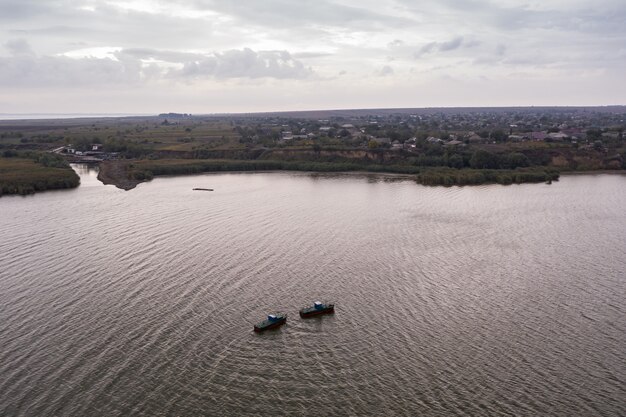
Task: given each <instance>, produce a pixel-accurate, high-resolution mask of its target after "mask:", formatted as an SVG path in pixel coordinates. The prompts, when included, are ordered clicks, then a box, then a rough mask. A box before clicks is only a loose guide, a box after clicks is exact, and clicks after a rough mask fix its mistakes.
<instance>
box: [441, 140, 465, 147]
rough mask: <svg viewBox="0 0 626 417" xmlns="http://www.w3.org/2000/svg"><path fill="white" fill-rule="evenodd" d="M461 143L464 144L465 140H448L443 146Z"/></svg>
mask: <svg viewBox="0 0 626 417" xmlns="http://www.w3.org/2000/svg"><path fill="white" fill-rule="evenodd" d="M459 145H463V142H461V141H460V140H451V141H449V142H446V143H445V144H444V145H443V146H446V147H453V146H459Z"/></svg>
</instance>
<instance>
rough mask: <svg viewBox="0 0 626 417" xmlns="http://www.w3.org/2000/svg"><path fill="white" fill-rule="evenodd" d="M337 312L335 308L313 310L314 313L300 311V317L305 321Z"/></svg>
mask: <svg viewBox="0 0 626 417" xmlns="http://www.w3.org/2000/svg"><path fill="white" fill-rule="evenodd" d="M334 312H335V306H332V307H329V308H324V309H322V310H313V311H307V312H304V311H300V317H301V318H303V319H306V318H309V317H315V316H321V315H323V314H333V313H334Z"/></svg>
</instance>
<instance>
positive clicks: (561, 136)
mask: <svg viewBox="0 0 626 417" xmlns="http://www.w3.org/2000/svg"><path fill="white" fill-rule="evenodd" d="M548 137H549V138H550V139H552V140H556V141H562V140H565V139H567V138H568V137H569V136H567V135H566V134H565V133H560V132H558V133H548Z"/></svg>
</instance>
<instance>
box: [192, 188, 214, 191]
mask: <svg viewBox="0 0 626 417" xmlns="http://www.w3.org/2000/svg"><path fill="white" fill-rule="evenodd" d="M192 191H213V188H194V189H193V190H192Z"/></svg>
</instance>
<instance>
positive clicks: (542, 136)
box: [530, 132, 549, 140]
mask: <svg viewBox="0 0 626 417" xmlns="http://www.w3.org/2000/svg"><path fill="white" fill-rule="evenodd" d="M548 137H549V136H548V134H547V133H546V132H531V133H530V138H531V139H532V140H546V139H547V138H548Z"/></svg>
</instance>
